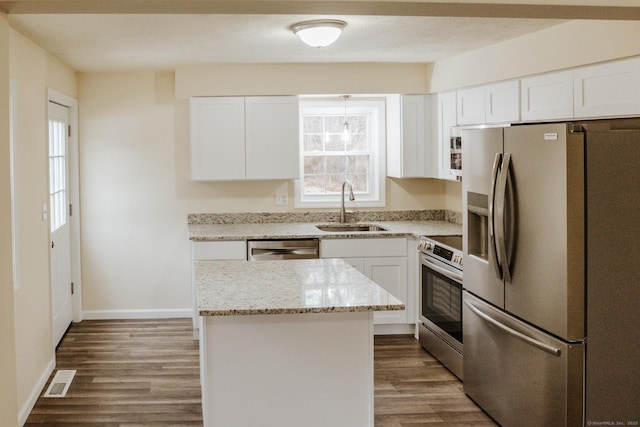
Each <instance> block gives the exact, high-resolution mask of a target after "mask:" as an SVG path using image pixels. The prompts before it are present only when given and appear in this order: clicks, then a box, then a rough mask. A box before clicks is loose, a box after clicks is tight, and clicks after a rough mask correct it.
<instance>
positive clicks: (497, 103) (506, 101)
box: [484, 80, 520, 123]
mask: <svg viewBox="0 0 640 427" xmlns="http://www.w3.org/2000/svg"><path fill="white" fill-rule="evenodd" d="M484 102H485V122H486V123H514V122H518V121H520V81H519V80H510V81H506V82H500V83H493V84H489V85H486V86H485V88H484Z"/></svg>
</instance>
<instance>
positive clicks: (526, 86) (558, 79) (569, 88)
mask: <svg viewBox="0 0 640 427" xmlns="http://www.w3.org/2000/svg"><path fill="white" fill-rule="evenodd" d="M520 85H521V93H522V96H521V102H522V109H521V113H522V120H523V121H534V120H563V119H571V118H573V71H561V72H557V73H550V74H544V75H540V76H534V77H527V78H524V79H521V80H520Z"/></svg>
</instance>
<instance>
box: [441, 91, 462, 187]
mask: <svg viewBox="0 0 640 427" xmlns="http://www.w3.org/2000/svg"><path fill="white" fill-rule="evenodd" d="M457 124H458V123H457V113H456V93H455V92H443V93H439V94H438V153H439V155H438V159H439V161H438V177H439V178H441V179H450V180H456V179H457V177H456V176H455V175H454V174H452V173H451V128H452V127H454V126H456V125H457Z"/></svg>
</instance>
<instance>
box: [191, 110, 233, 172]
mask: <svg viewBox="0 0 640 427" xmlns="http://www.w3.org/2000/svg"><path fill="white" fill-rule="evenodd" d="M190 110H191V111H190V122H191V123H190V128H191V142H190V148H191V179H192V180H194V181H215V180H222V179H228V180H232V179H244V177H245V161H244V158H245V143H244V141H245V134H244V98H231V97H226V98H222V97H221V98H191V100H190Z"/></svg>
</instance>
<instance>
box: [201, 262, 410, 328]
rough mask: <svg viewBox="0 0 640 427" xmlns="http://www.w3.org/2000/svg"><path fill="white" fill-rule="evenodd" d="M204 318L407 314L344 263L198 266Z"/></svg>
mask: <svg viewBox="0 0 640 427" xmlns="http://www.w3.org/2000/svg"><path fill="white" fill-rule="evenodd" d="M194 276H195V284H196V295H197V301H198V312H199V313H200V315H201V316H230V315H251V314H295V313H334V312H356V311H377V310H403V309H404V308H405V306H404V304H403V303H402V302H401V301H400V300H398V299H397V298H395V297H394V296H393V295H391V294H390V293H389V292H387V291H386V290H384V289H383V288H381V287H380V286H379V285H378V284H376V283H375V282H373V281H371V280H370V279H369V278H367V277H366V276H365V275H363V274H362V273H360V272H359V271H358V270H356V269H355V268H353V267H351V266H350V265H349V264H347V263H346V262H344V261H343V260H340V259H313V260H288V261H258V262H248V261H197V262H194Z"/></svg>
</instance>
